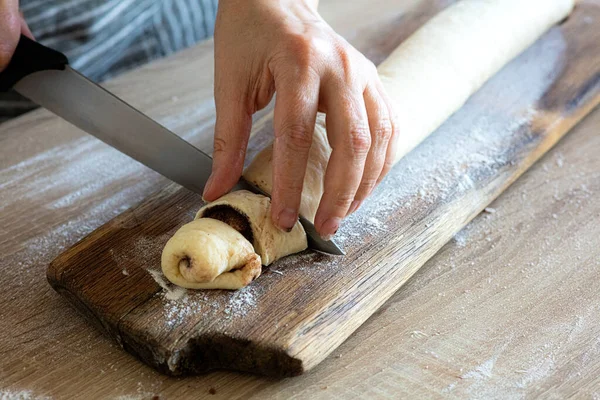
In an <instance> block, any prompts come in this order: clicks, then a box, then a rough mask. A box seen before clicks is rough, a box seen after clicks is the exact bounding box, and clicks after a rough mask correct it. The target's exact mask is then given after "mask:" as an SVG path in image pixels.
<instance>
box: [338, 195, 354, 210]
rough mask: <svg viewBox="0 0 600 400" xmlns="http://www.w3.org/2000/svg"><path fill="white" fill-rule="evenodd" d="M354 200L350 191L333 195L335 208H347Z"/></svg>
mask: <svg viewBox="0 0 600 400" xmlns="http://www.w3.org/2000/svg"><path fill="white" fill-rule="evenodd" d="M353 201H354V195H353V194H351V193H340V194H338V195H337V196H336V197H335V202H334V205H335V207H337V208H341V209H348V208H349V207H350V204H352V202H353Z"/></svg>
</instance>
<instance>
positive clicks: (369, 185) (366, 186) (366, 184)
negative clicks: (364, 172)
mask: <svg viewBox="0 0 600 400" xmlns="http://www.w3.org/2000/svg"><path fill="white" fill-rule="evenodd" d="M377 178H378V177H376V176H369V177H367V178H364V179H363V181H362V183H361V184H360V189H359V193H360V194H361V196H362V197H366V196H367V195H368V194H369V192H371V190H372V189H373V188H374V187H375V186H377ZM359 200H364V199H363V198H361V199H359Z"/></svg>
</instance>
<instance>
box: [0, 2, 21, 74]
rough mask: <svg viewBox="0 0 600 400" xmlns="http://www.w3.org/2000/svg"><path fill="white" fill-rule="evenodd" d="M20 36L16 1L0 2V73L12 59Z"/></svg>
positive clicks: (19, 17)
mask: <svg viewBox="0 0 600 400" xmlns="http://www.w3.org/2000/svg"><path fill="white" fill-rule="evenodd" d="M20 35H21V16H20V14H19V2H18V0H0V71H3V70H4V69H5V68H6V67H7V65H8V63H9V62H10V59H11V58H12V56H13V54H14V52H15V49H16V48H17V44H18V43H19V37H20Z"/></svg>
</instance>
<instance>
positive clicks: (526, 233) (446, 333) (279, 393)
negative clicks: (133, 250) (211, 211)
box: [0, 0, 600, 399]
mask: <svg viewBox="0 0 600 400" xmlns="http://www.w3.org/2000/svg"><path fill="white" fill-rule="evenodd" d="M431 2H434V3H438V4H440V5H444V4H446V3H449V1H430V2H429V3H431ZM392 3H394V2H392V1H390V0H371V1H369V2H345V1H342V0H328V1H327V0H323V1H322V13H323V15H324V16H325V18H326V19H327V20H328V21H329V22H330V23H331V24H332V25H333V26H334V28H335V29H336V30H338V32H340V33H341V34H342V35H344V36H345V37H346V38H347V39H348V40H349V41H350V42H351V43H353V44H354V45H356V46H357V47H358V48H359V49H360V50H361V51H363V52H365V53H366V54H368V53H369V43H373V40H383V41H385V40H386V37H384V36H381V37H380V36H376V35H374V34H373V32H375V31H378V32H379V31H381V29H382V26H383V28H384V29H385V26H386V25H387V24H389V23H390V21H397V19H398V18H403V19H406V23H410V24H413V23H415V24H419V23H420V22H419V17H420V15H421V14H420V13H419V9H420V7H421V6H422V5H421V4H419V3H420V2H419V1H416V0H415V1H404V2H402V4H401V5H398V4H392ZM342 4H343V5H344V6H343V7H342ZM375 27H377V29H375ZM390 35H393V32H390ZM376 61H379V60H376ZM212 73H213V70H212V42H210V41H209V42H206V43H203V44H200V45H198V46H196V47H194V48H192V49H189V50H186V51H184V52H182V53H179V54H177V55H175V56H174V57H171V58H169V59H166V60H162V61H159V62H157V63H154V64H151V65H149V66H146V67H144V68H142V69H139V70H137V71H134V72H131V73H128V74H126V75H124V76H121V77H119V78H117V79H116V80H114V81H112V82H110V83H109V84H107V87H108V88H109V89H110V90H113V91H115V92H116V93H117V94H118V95H120V96H122V97H123V98H125V99H126V100H127V101H130V102H131V103H132V104H133V105H135V106H136V107H139V108H140V109H141V110H143V111H144V112H146V113H148V114H149V115H151V116H152V117H154V118H156V119H158V120H159V121H160V122H161V123H163V124H165V125H166V126H168V127H169V128H171V129H172V130H174V131H175V132H177V133H179V134H182V135H183V136H184V137H186V138H187V139H188V140H190V141H191V142H193V143H194V144H196V145H198V146H199V147H201V148H204V149H210V146H211V138H210V136H209V135H208V133H210V131H211V130H212V126H213V122H214V108H213V101H212ZM599 131H600V110H598V109H597V110H596V111H594V112H593V113H592V114H591V115H590V116H588V117H587V118H586V119H585V120H584V121H583V122H582V123H581V124H579V126H577V127H576V128H575V129H574V130H573V131H572V132H571V133H570V134H569V135H568V136H567V137H566V139H564V140H563V141H562V142H560V143H559V144H558V145H557V146H556V148H555V149H553V150H552V151H550V153H549V154H547V155H546V156H545V157H544V158H543V159H542V160H541V161H540V162H538V163H537V164H535V165H534V166H533V167H532V169H531V170H530V171H528V172H527V173H526V174H525V175H523V176H522V177H521V178H520V179H519V180H518V181H517V182H516V183H515V184H513V186H512V187H511V188H509V189H508V190H507V191H506V192H505V193H504V194H503V195H502V196H501V197H500V198H499V199H498V200H497V201H496V202H495V203H494V204H492V205H491V207H492V208H491V209H488V211H490V212H487V213H483V214H482V215H480V216H479V217H477V218H476V219H475V220H474V221H473V222H472V223H471V224H470V225H469V226H468V227H467V228H465V229H464V230H463V231H462V232H460V233H459V234H458V235H457V236H456V238H455V239H454V240H453V241H452V242H451V243H449V244H448V245H446V246H445V247H444V248H443V249H442V251H440V253H438V255H436V256H435V257H434V258H433V259H431V260H430V261H429V262H428V263H427V264H426V265H425V266H424V267H423V268H422V269H421V270H420V271H419V272H418V273H417V274H416V275H415V276H414V277H413V278H412V279H411V280H410V281H409V282H408V283H407V284H406V285H405V286H404V287H403V288H402V289H401V290H400V291H398V292H397V293H396V295H394V296H393V297H392V299H390V300H389V301H388V302H387V303H386V304H385V305H384V306H383V307H382V308H381V310H380V311H379V312H378V313H377V314H375V315H374V316H373V317H372V318H371V319H370V320H368V321H367V323H365V324H364V325H363V326H362V327H361V328H360V329H359V330H358V331H357V332H356V333H355V334H354V335H353V336H352V337H350V339H349V340H347V341H346V342H345V343H344V344H343V345H342V346H340V347H339V348H338V349H337V350H336V351H335V352H334V353H333V354H332V356H330V357H329V358H328V359H327V360H325V361H324V362H323V363H322V364H321V365H319V366H318V367H317V368H315V369H314V370H313V371H311V372H310V373H308V374H306V375H304V376H301V377H297V378H289V379H284V380H272V379H268V378H263V377H255V376H250V375H243V374H237V373H230V372H215V373H211V374H209V375H205V376H200V377H189V378H169V377H166V376H162V375H160V374H158V373H157V372H155V371H154V370H152V369H150V368H149V367H147V366H145V365H144V364H142V363H140V362H139V361H137V360H136V359H134V358H133V357H132V356H130V355H129V354H127V353H126V352H124V351H123V350H121V349H120V348H119V347H118V346H116V345H114V344H112V342H110V341H109V340H108V339H106V338H105V337H103V336H102V335H101V334H100V333H99V332H97V331H96V330H95V329H94V328H93V327H92V326H90V325H88V324H87V323H86V322H85V321H84V320H83V318H82V317H81V316H80V315H78V314H77V313H76V312H75V311H74V310H73V309H72V308H71V306H70V305H69V304H68V303H67V302H66V301H65V300H63V299H62V298H61V297H60V296H59V295H58V294H57V293H55V292H54V291H53V290H52V289H51V288H50V286H49V285H48V283H47V282H46V277H45V271H46V267H47V264H48V263H49V262H50V261H51V260H52V259H53V258H54V257H55V256H56V255H58V254H59V253H60V252H61V251H63V250H65V248H67V247H68V246H70V245H72V244H73V243H75V242H76V241H77V240H79V239H81V238H83V237H84V236H85V235H86V234H87V233H89V232H91V231H92V230H93V229H95V228H97V227H98V226H100V225H102V224H103V223H105V222H107V221H108V220H110V219H111V218H113V217H114V216H115V215H118V214H119V213H120V212H122V211H123V210H125V209H127V208H129V207H131V206H133V205H135V204H138V203H139V202H140V201H141V200H142V199H143V198H145V197H147V196H148V195H149V194H151V193H152V192H154V191H156V190H157V189H159V188H161V187H163V186H164V185H165V184H166V181H165V180H164V179H163V178H161V177H160V176H158V175H157V174H155V173H153V172H151V171H149V170H147V169H146V168H144V167H143V166H141V165H139V164H137V163H136V162H134V161H131V160H130V159H128V158H127V157H126V156H123V155H121V154H119V153H118V152H117V151H115V150H113V149H111V148H109V147H108V146H106V145H104V144H102V143H100V142H99V141H97V140H96V139H94V138H92V137H90V136H88V135H86V134H84V133H82V132H81V131H79V130H77V129H75V128H73V127H71V126H69V125H68V124H67V123H65V122H63V121H61V120H59V119H58V118H56V117H54V116H52V115H51V114H49V113H48V112H45V111H36V112H33V113H30V114H28V115H26V116H24V117H21V118H19V119H17V120H13V121H10V122H8V123H5V124H3V125H0V254H1V258H0V271H1V272H2V273H1V274H0V284H1V285H2V288H3V290H2V292H1V293H0V310H2V311H1V312H0V315H1V318H0V355H1V361H0V398H2V399H4V398H5V397H3V396H5V395H7V394H13V395H16V394H22V395H30V396H31V397H32V398H35V397H38V396H39V397H51V398H57V399H59V398H121V399H145V398H153V397H154V396H156V395H158V396H160V398H234V399H235V398H256V399H258V398H261V399H263V398H298V399H301V398H311V399H312V398H340V397H344V398H367V397H368V398H399V397H408V398H416V397H420V398H422V397H426V398H439V397H449V398H522V397H526V396H531V395H540V396H543V397H546V398H548V397H550V398H552V397H554V398H564V397H567V396H570V395H574V394H578V395H579V396H580V397H581V398H588V399H600V290H598V287H599V283H600V239H599V238H600V224H599V223H598V222H600V201H599V199H600V197H599V194H600V157H598V154H600V135H599V134H598V132H599ZM7 397H8V398H10V397H9V396H7Z"/></svg>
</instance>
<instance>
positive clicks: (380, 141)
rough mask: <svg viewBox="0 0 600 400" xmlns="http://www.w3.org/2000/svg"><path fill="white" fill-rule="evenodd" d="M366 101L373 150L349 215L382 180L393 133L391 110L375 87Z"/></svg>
mask: <svg viewBox="0 0 600 400" xmlns="http://www.w3.org/2000/svg"><path fill="white" fill-rule="evenodd" d="M364 99H365V107H366V111H367V115H368V118H369V131H370V134H371V148H370V149H369V154H368V155H367V160H366V162H365V169H364V173H363V176H362V180H361V182H360V186H359V188H358V190H357V192H356V195H355V196H354V201H353V202H352V205H351V206H350V209H349V210H348V214H351V213H353V212H354V211H356V209H357V208H358V207H360V205H361V204H362V202H363V201H364V200H365V199H366V198H367V197H368V196H369V195H370V194H371V192H372V191H373V189H374V188H375V186H376V185H377V183H378V182H379V181H380V179H381V178H382V171H383V168H384V165H386V155H387V153H388V145H389V142H390V138H391V137H392V132H393V128H392V119H391V118H390V111H389V108H388V106H387V104H386V103H385V101H384V99H383V97H382V95H381V94H380V93H379V91H378V90H377V88H376V87H375V86H374V85H369V86H367V88H366V90H365V93H364Z"/></svg>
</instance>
